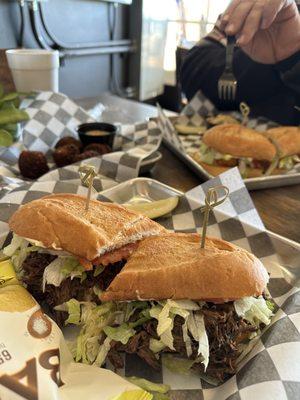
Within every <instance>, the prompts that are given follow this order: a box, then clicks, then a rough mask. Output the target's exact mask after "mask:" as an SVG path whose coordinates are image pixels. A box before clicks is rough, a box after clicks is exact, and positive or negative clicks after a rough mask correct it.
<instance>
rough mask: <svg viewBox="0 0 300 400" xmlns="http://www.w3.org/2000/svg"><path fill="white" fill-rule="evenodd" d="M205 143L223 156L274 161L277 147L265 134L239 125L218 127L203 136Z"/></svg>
mask: <svg viewBox="0 0 300 400" xmlns="http://www.w3.org/2000/svg"><path fill="white" fill-rule="evenodd" d="M203 142H204V143H205V144H206V145H207V146H209V147H211V148H212V149H215V150H216V151H218V152H219V153H222V154H230V155H232V156H234V157H249V158H253V159H255V160H266V161H272V160H273V158H274V157H275V155H276V148H275V146H274V145H273V144H272V143H271V142H270V140H268V138H267V137H265V136H264V135H263V134H261V133H259V132H256V131H255V130H253V129H249V128H246V127H244V126H243V125H238V124H227V125H217V126H215V127H213V128H211V129H209V130H208V131H206V133H205V134H204V136H203Z"/></svg>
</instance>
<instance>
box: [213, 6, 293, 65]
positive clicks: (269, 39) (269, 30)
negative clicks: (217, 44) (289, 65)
mask: <svg viewBox="0 0 300 400" xmlns="http://www.w3.org/2000/svg"><path fill="white" fill-rule="evenodd" d="M221 28H222V29H223V30H224V31H225V33H226V34H227V35H235V36H236V38H237V44H238V45H239V46H240V47H241V48H242V49H243V51H245V53H247V54H248V55H249V56H250V57H251V58H252V59H253V60H255V61H257V62H261V63H264V64H275V63H277V62H279V61H282V60H284V59H286V58H288V57H290V56H291V55H293V54H294V53H296V52H297V51H299V50H300V14H299V12H298V9H297V6H296V3H295V1H294V0H233V1H232V2H231V3H230V4H229V6H228V8H227V10H226V11H225V12H224V14H223V16H222V20H221Z"/></svg>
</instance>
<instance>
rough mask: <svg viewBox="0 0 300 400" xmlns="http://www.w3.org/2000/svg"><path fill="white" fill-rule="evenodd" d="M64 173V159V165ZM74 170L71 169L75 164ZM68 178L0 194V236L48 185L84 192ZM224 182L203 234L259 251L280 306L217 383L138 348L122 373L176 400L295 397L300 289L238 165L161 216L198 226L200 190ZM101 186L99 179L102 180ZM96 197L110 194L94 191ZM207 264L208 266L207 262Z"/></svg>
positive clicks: (168, 223)
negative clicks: (224, 191)
mask: <svg viewBox="0 0 300 400" xmlns="http://www.w3.org/2000/svg"><path fill="white" fill-rule="evenodd" d="M61 170H62V171H63V173H64V174H65V175H66V176H68V174H69V172H67V170H68V167H66V168H65V169H64V168H62V169H61ZM73 172H74V171H73ZM72 177H73V180H72V179H70V180H65V181H63V182H59V181H55V180H53V181H39V182H35V183H26V184H24V183H23V184H21V185H20V186H18V187H14V188H13V189H12V190H10V191H9V192H6V193H3V194H2V197H1V199H0V234H1V243H2V244H3V243H4V241H5V238H6V237H7V236H8V224H7V222H8V219H9V217H10V216H11V215H12V214H13V212H15V211H16V210H17V209H18V207H19V206H20V205H22V204H25V203H27V202H29V201H32V200H34V199H37V198H40V197H42V196H44V195H47V194H49V193H61V192H69V193H79V194H85V193H86V188H83V187H82V186H80V185H79V180H78V179H77V180H76V177H75V175H72ZM113 184H116V182H115V181H113V180H111V179H108V178H106V179H105V178H104V177H103V178H99V185H100V186H101V185H102V187H103V188H105V187H108V186H109V185H113ZM219 184H223V185H226V186H228V187H229V189H230V195H229V199H228V200H227V201H226V202H225V203H223V204H222V205H220V206H219V207H217V208H216V209H214V211H213V212H212V213H211V215H210V219H209V226H208V235H210V236H218V237H221V238H222V239H225V240H229V241H230V242H232V243H234V244H237V245H239V246H241V247H244V248H245V249H247V250H249V251H251V252H253V253H254V254H255V255H256V256H257V257H259V258H260V259H261V260H262V262H263V263H264V264H265V266H266V267H267V269H268V271H269V272H270V273H271V277H270V283H269V285H268V288H269V291H270V294H271V296H272V298H273V300H274V302H275V303H276V305H277V307H278V311H277V312H276V314H275V316H274V318H273V320H272V323H271V325H270V326H269V327H268V328H267V329H266V330H265V332H264V333H263V334H262V335H261V337H260V338H259V339H258V341H257V344H256V346H255V347H254V348H253V350H252V351H251V353H250V354H248V355H247V357H246V358H245V359H244V360H243V361H242V362H241V364H240V366H239V369H238V372H237V374H236V375H235V376H233V377H232V378H230V379H229V380H228V381H226V382H225V383H223V384H222V385H220V386H218V387H213V386H211V385H209V384H208V383H206V382H204V381H203V380H201V379H200V378H199V376H197V375H191V376H185V375H183V376H181V375H178V374H174V373H171V372H170V371H169V370H167V369H166V368H165V367H164V366H163V365H161V368H160V369H159V370H158V371H155V370H153V369H151V368H150V367H149V366H148V365H147V364H145V363H144V362H143V361H142V360H141V359H139V358H138V357H137V356H135V355H129V354H126V355H124V357H125V368H124V370H123V371H121V373H123V374H124V375H125V376H133V375H134V376H139V377H142V378H146V379H150V380H152V381H154V382H160V383H166V384H169V385H171V389H172V392H171V398H172V399H175V400H182V399H186V400H193V399H195V400H196V399H197V400H199V399H204V400H223V399H224V400H225V399H228V400H229V399H230V400H238V399H241V400H252V399H253V398H257V399H264V400H265V399H272V400H273V399H280V400H281V399H282V400H283V399H289V400H298V399H299V397H300V289H299V288H297V287H296V286H292V285H291V284H290V283H289V282H288V281H287V280H286V279H285V275H284V273H283V270H282V269H281V268H280V264H282V263H283V261H282V259H281V257H280V256H279V255H278V254H276V250H275V249H274V247H273V245H272V241H271V239H270V237H269V235H268V233H267V232H266V230H265V227H264V225H263V223H262V221H261V219H260V217H259V215H258V213H257V211H256V209H255V207H254V204H253V202H252V200H251V198H250V196H249V193H248V191H247V189H246V187H245V185H244V182H243V180H242V179H241V176H240V174H239V172H238V170H237V168H235V169H232V170H230V171H227V172H226V173H224V174H222V175H220V176H219V177H217V178H214V179H211V180H210V181H207V182H205V183H204V184H202V185H200V186H198V187H196V188H194V189H192V190H190V191H189V192H187V193H186V194H185V195H183V196H182V198H181V199H180V201H179V205H178V207H177V208H176V209H175V210H174V211H173V212H172V214H171V216H169V217H167V218H160V219H159V220H158V222H160V223H161V224H162V225H164V226H165V227H166V228H168V229H170V230H172V231H181V232H182V231H183V232H196V231H198V232H201V228H202V222H203V213H201V212H200V207H201V206H202V205H203V204H204V198H205V193H206V192H207V190H208V188H209V187H212V186H216V185H219ZM107 185H108V186H107ZM100 186H99V187H100ZM98 199H100V200H107V201H109V199H104V198H103V196H101V193H100V194H99V195H98ZM208 268H209V266H208Z"/></svg>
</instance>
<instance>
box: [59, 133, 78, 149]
mask: <svg viewBox="0 0 300 400" xmlns="http://www.w3.org/2000/svg"><path fill="white" fill-rule="evenodd" d="M68 144H74V146H77V147H78V149H79V150H81V149H82V143H81V142H80V141H79V140H77V139H75V138H74V137H72V136H66V137H63V138H61V139H59V141H58V142H57V143H56V145H55V148H56V149H58V148H59V147H64V146H66V145H68Z"/></svg>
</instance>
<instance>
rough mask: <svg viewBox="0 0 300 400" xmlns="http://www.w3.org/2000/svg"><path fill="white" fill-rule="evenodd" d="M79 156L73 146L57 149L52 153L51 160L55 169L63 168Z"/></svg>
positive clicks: (77, 150)
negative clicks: (52, 159)
mask: <svg viewBox="0 0 300 400" xmlns="http://www.w3.org/2000/svg"><path fill="white" fill-rule="evenodd" d="M78 154H79V148H78V147H77V146H75V145H74V144H67V145H65V146H62V147H59V148H58V149H56V150H55V151H54V152H53V158H54V161H55V164H56V166H57V167H64V166H66V165H69V164H72V163H74V162H75V158H76V156H77V155H78Z"/></svg>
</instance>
